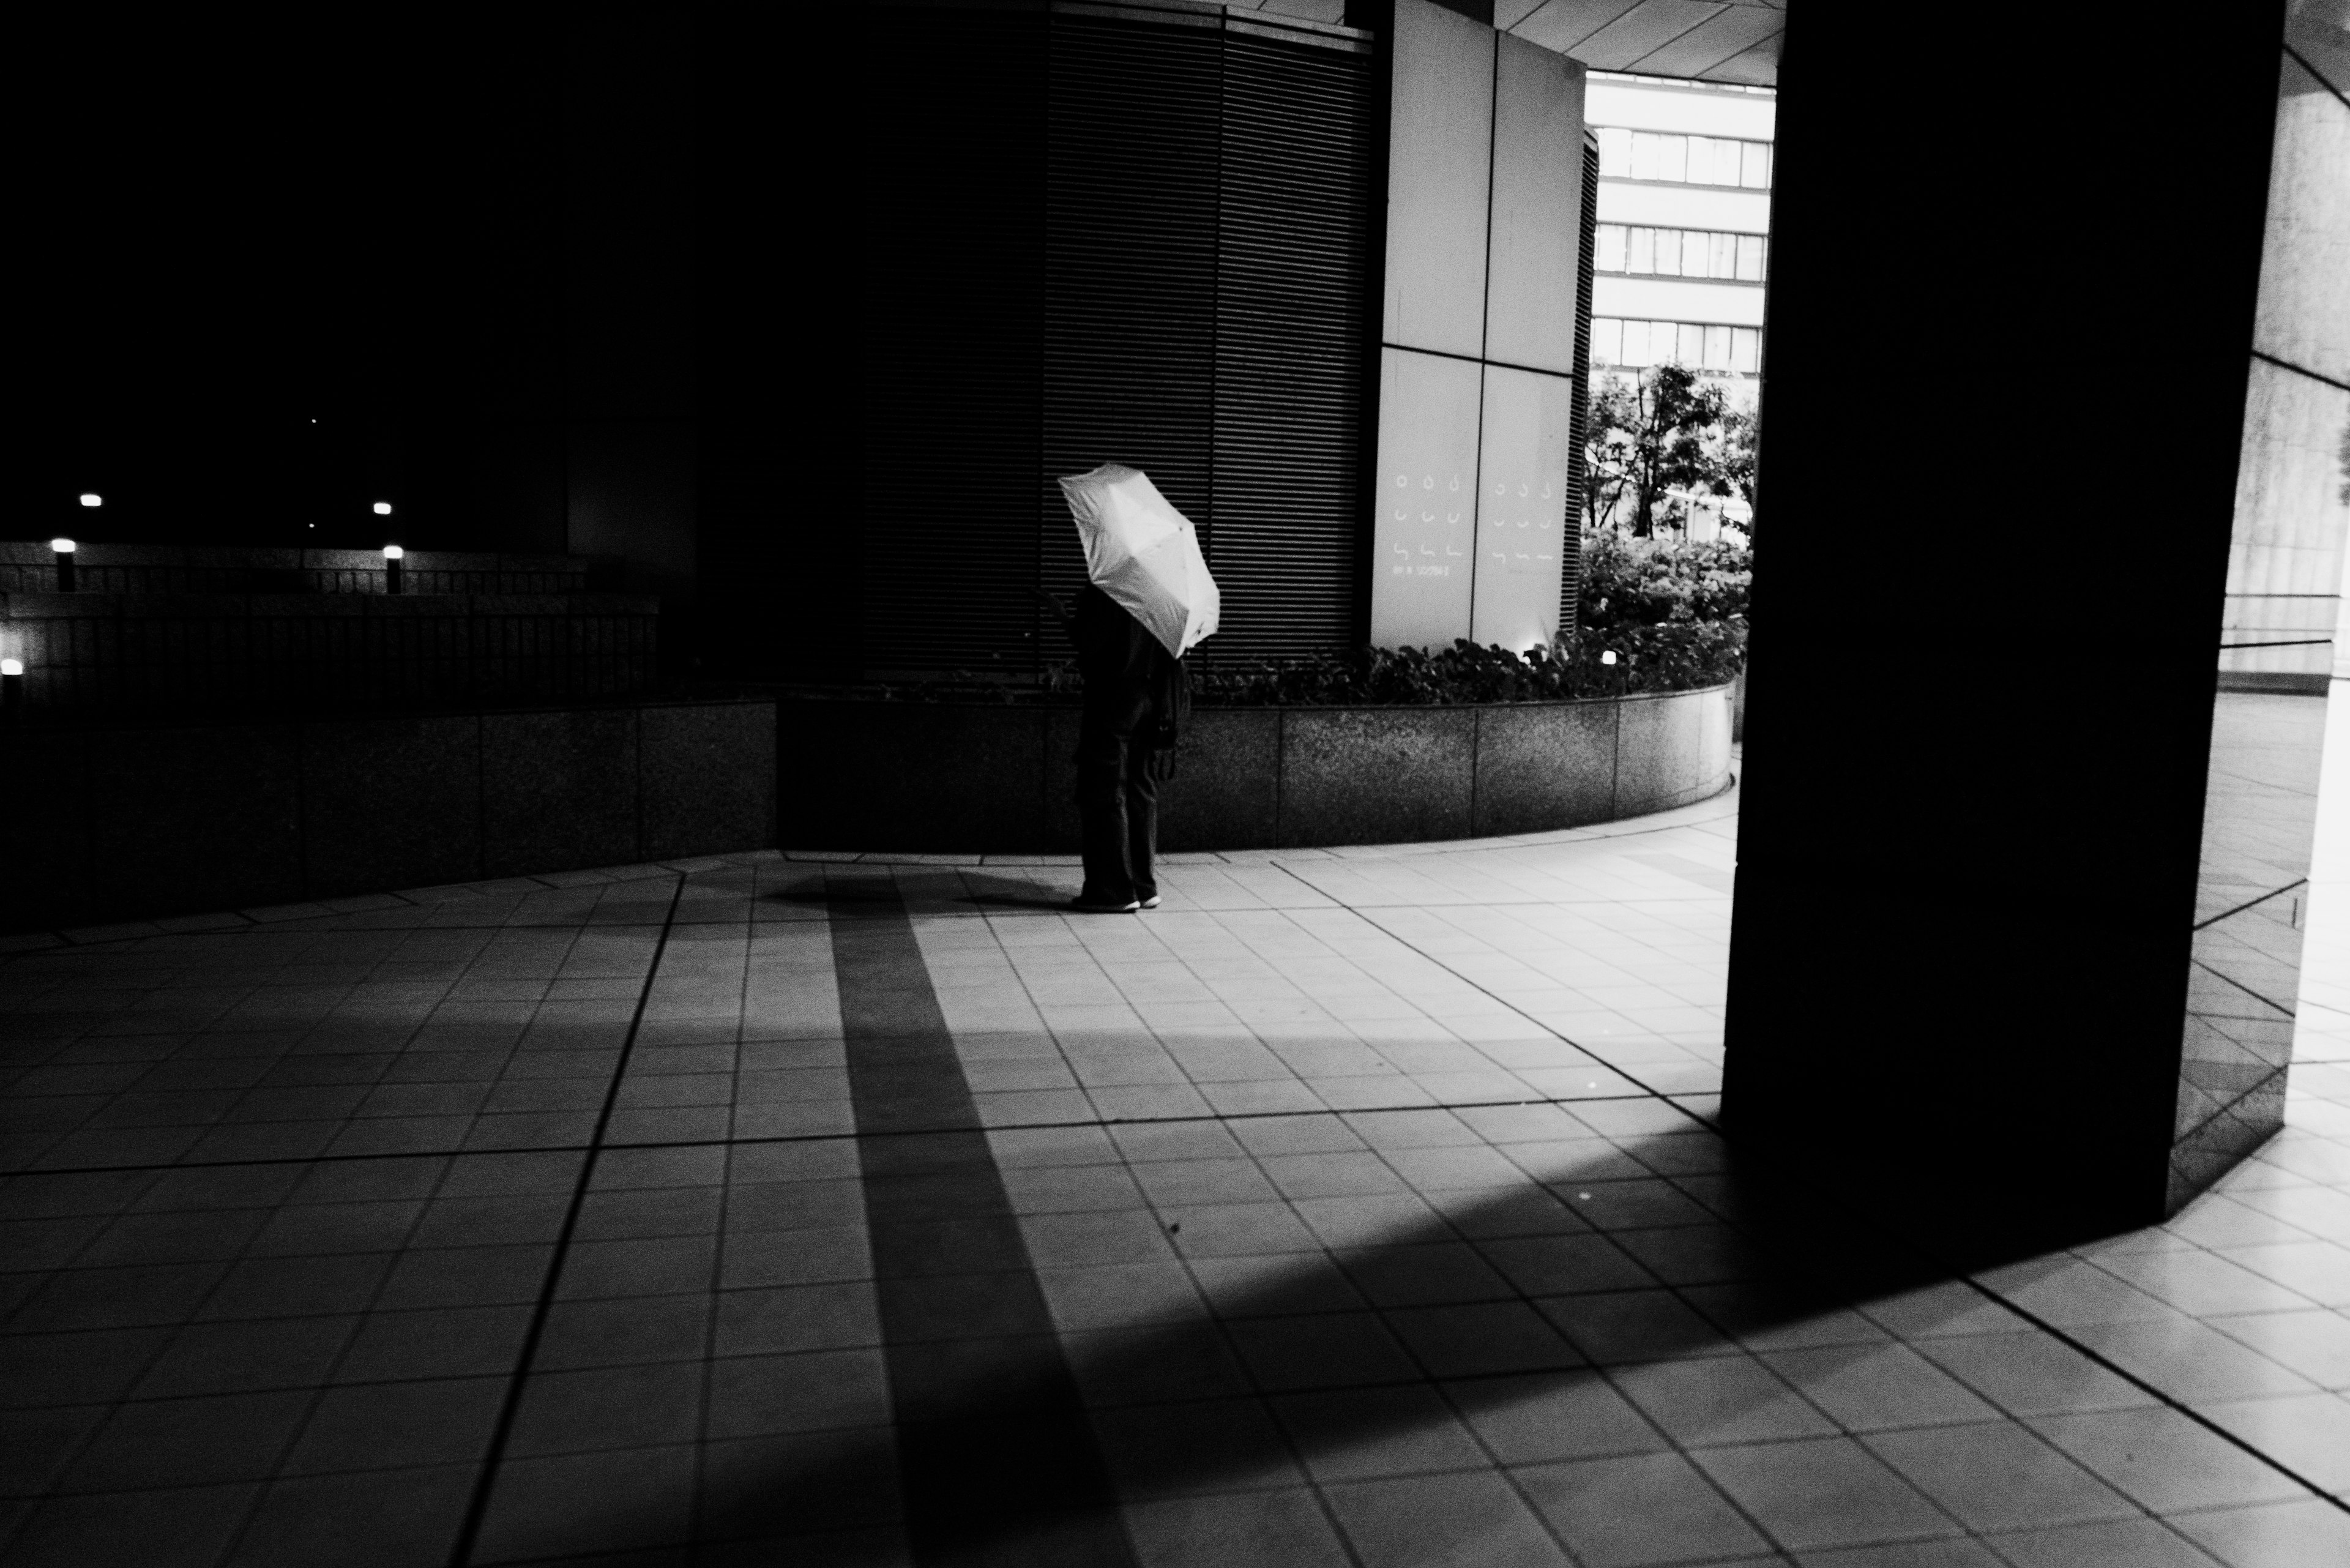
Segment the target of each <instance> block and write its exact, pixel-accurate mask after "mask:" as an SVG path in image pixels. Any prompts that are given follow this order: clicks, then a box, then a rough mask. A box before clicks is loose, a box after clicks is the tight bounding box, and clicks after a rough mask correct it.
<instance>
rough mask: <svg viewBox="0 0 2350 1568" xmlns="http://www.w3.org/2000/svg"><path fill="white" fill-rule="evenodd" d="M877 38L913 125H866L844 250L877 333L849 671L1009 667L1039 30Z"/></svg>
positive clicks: (1032, 413)
mask: <svg viewBox="0 0 2350 1568" xmlns="http://www.w3.org/2000/svg"><path fill="white" fill-rule="evenodd" d="M889 43H890V47H889V59H890V61H891V88H892V90H893V91H895V92H899V93H902V94H903V95H905V97H906V99H907V100H908V101H911V102H919V103H921V104H923V105H924V106H925V107H926V110H927V112H926V113H924V114H921V115H903V116H899V115H878V116H875V117H873V119H872V120H871V121H870V124H869V128H868V130H869V134H870V135H871V136H872V138H873V140H872V142H871V144H870V145H869V150H868V168H867V172H868V189H869V191H870V192H871V195H870V198H869V199H868V202H867V203H866V212H867V218H868V224H869V225H870V229H869V232H868V234H866V235H865V236H863V237H862V238H861V240H860V242H859V249H860V254H862V255H864V256H865V257H866V259H867V265H868V269H869V270H868V291H867V297H868V299H869V300H870V301H871V302H872V306H871V309H872V317H873V320H874V324H875V326H876V327H877V328H878V330H876V331H875V332H874V333H873V335H872V340H871V346H870V348H868V352H867V354H866V356H865V366H864V393H865V407H864V425H865V450H864V454H863V462H862V464H861V470H860V471H859V472H857V473H856V475H855V478H856V480H857V481H858V483H861V484H862V486H863V489H864V494H863V513H864V530H863V533H864V538H863V562H862V571H861V574H860V576H861V591H862V597H863V614H862V615H861V617H860V618H859V619H860V621H861V623H862V643H863V646H862V647H861V648H860V649H858V663H860V664H861V665H862V666H863V667H864V668H866V669H868V670H956V669H972V668H993V669H1001V668H1003V666H1004V664H1005V662H1006V661H1007V660H1008V661H1009V662H1011V663H1013V664H1014V665H1015V666H1017V667H1018V668H1020V669H1022V670H1024V669H1026V668H1028V667H1029V665H1030V664H1031V663H1033V659H1034V655H1033V653H1032V652H1030V651H1029V650H1030V649H1032V648H1033V639H1031V637H1030V635H1029V634H1030V632H1031V630H1032V628H1033V621H1034V616H1035V605H1034V603H1033V601H1032V599H1031V597H1030V591H1031V589H1032V588H1033V587H1034V586H1035V581H1036V535H1035V525H1034V518H1035V486H1036V472H1037V468H1038V465H1039V444H1040V439H1041V431H1042V427H1043V418H1042V403H1043V394H1044V351H1043V342H1044V324H1045V255H1044V251H1045V210H1044V209H1045V203H1044V180H1043V173H1044V160H1045V68H1044V67H1045V27H1044V24H1043V19H1042V18H1041V17H1032V18H1021V17H1009V16H988V15H986V14H984V13H958V12H953V11H945V10H941V11H935V12H931V13H928V14H926V15H925V16H924V18H923V21H922V25H921V27H920V29H919V30H911V29H909V30H904V31H899V32H896V33H893V34H892V35H891V36H890V40H889ZM940 125H951V126H953V127H954V128H955V134H954V135H953V136H951V137H941V136H940V135H938V133H937V130H936V128H937V127H938V126H940ZM779 286H780V285H779ZM775 374H777V375H778V376H787V375H789V374H791V369H790V367H788V366H777V367H775ZM814 499H815V498H814V497H811V498H810V500H812V501H813V500H814Z"/></svg>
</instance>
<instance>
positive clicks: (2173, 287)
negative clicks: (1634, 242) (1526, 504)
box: [1724, 5, 2338, 1251]
mask: <svg viewBox="0 0 2350 1568" xmlns="http://www.w3.org/2000/svg"><path fill="white" fill-rule="evenodd" d="M2195 18H2196V25H2195V26H2194V27H2193V28H2192V36H2194V38H2195V44H2194V47H2193V50H2192V59H2191V63H2189V62H2187V61H2182V60H2181V59H2180V58H2179V57H2178V55H2177V53H2176V49H2177V42H2176V41H2177V39H2178V37H2180V36H2185V35H2184V34H2182V33H2181V32H2180V31H2178V27H2177V26H2171V25H2166V24H2165V23H2161V22H2157V21H2154V20H2152V19H2147V18H2144V17H2140V16H2135V15H2134V16H2133V17H2132V19H2131V20H2130V22H2128V23H2127V24H2126V25H2116V24H2114V23H2112V22H2111V20H2110V19H2109V18H2105V17H2100V16H2089V15H2087V14H2084V15H2082V16H2077V17H2075V16H2060V15H2054V14H2051V13H2048V12H2044V11H2043V12H2035V13H2033V16H2032V18H2031V20H2030V21H2029V23H2028V24H2026V23H2023V22H2020V21H2019V22H2014V23H2013V24H2012V25H2010V24H2009V23H2004V22H1997V21H1993V20H1986V22H1985V25H1984V26H1981V27H1980V28H1978V29H1975V30H1973V31H1971V32H1969V31H1968V30H1966V29H1963V28H1960V29H1956V30H1953V29H1950V28H1949V27H1948V26H1946V25H1945V24H1944V23H1942V22H1939V21H1935V20H1933V19H1931V18H1929V17H1927V16H1924V15H1923V14H1919V15H1918V16H1906V15H1900V14H1896V13H1888V12H1886V11H1884V10H1883V9H1881V8H1879V9H1873V10H1871V11H1869V12H1867V13H1866V15H1863V14H1861V13H1857V12H1856V13H1852V14H1850V15H1848V16H1847V15H1845V14H1841V13H1839V12H1837V11H1835V9H1833V8H1827V7H1821V8H1817V9H1816V11H1815V12H1806V11H1804V10H1802V9H1800V8H1799V9H1798V10H1797V11H1796V12H1795V13H1794V20H1793V22H1792V25H1791V28H1790V31H1789V34H1788V43H1787V53H1786V57H1785V64H1784V68H1783V76H1782V79H1781V92H1782V97H1781V99H1780V120H1779V140H1778V147H1779V161H1778V185H1777V191H1776V194H1775V206H1774V212H1773V229H1774V234H1773V263H1772V280H1771V296H1770V306H1769V308H1770V317H1769V319H1770V337H1769V362H1768V364H1767V365H1766V367H1765V372H1766V376H1765V383H1764V387H1765V390H1764V402H1763V419H1764V421H1765V438H1764V439H1765V446H1764V450H1765V451H1766V452H1767V453H1768V457H1767V470H1766V472H1765V475H1764V479H1763V506H1764V508H1765V510H1764V512H1763V518H1762V521H1761V524H1760V527H1759V530H1758V555H1757V567H1758V569H1757V574H1756V587H1755V611H1754V623H1755V627H1756V632H1755V640H1754V658H1753V667H1752V679H1751V691H1750V693H1749V698H1748V701H1749V703H1750V716H1749V723H1748V726H1747V736H1748V740H1747V746H1748V753H1747V761H1748V763H1749V764H1750V767H1751V770H1752V771H1751V773H1750V774H1749V775H1748V779H1747V784H1746V795H1745V801H1744V807H1743V816H1742V824H1741V830H1740V845H1739V857H1740V863H1739V876H1738V891H1737V908H1736V934H1735V937H1734V939H1733V942H1732V950H1731V980H1730V996H1729V1033H1728V1047H1729V1063H1728V1082H1727V1085H1726V1090H1725V1102H1724V1115H1725V1117H1726V1119H1727V1122H1728V1124H1729V1126H1730V1127H1731V1129H1732V1132H1733V1134H1734V1136H1735V1138H1736V1139H1737V1141H1738V1143H1739V1145H1740V1146H1741V1147H1742V1148H1743V1149H1744V1150H1746V1151H1747V1153H1748V1155H1749V1156H1750V1157H1751V1158H1754V1159H1755V1160H1756V1161H1757V1163H1758V1164H1760V1165H1762V1166H1763V1167H1765V1168H1773V1169H1775V1170H1777V1171H1778V1172H1780V1173H1781V1174H1783V1175H1793V1176H1794V1177H1797V1178H1799V1179H1800V1180H1799V1181H1797V1182H1796V1183H1794V1184H1792V1185H1791V1189H1792V1190H1794V1191H1798V1192H1804V1193H1807V1194H1812V1195H1817V1196H1825V1197H1828V1198H1832V1199H1835V1200H1839V1201H1842V1200H1850V1199H1863V1200H1867V1201H1872V1202H1876V1203H1880V1204H1883V1205H1886V1206H1887V1207H1889V1208H1891V1209H1893V1210H1896V1211H1898V1213H1900V1214H1902V1215H1903V1216H1905V1217H1906V1218H1908V1219H1910V1220H1913V1221H1914V1222H1915V1225H1916V1227H1917V1229H1918V1231H1920V1232H1921V1233H1922V1234H1924V1235H1926V1236H1928V1237H1929V1238H1936V1239H1942V1240H1946V1241H1953V1242H1958V1241H1966V1242H1970V1243H1972V1244H1974V1245H1975V1246H1977V1247H1978V1248H1979V1249H1981V1250H1984V1251H1998V1250H2003V1249H2007V1248H2012V1247H2019V1246H2029V1245H2033V1244H2035V1243H2037V1242H2041V1241H2048V1240H2053V1239H2055V1238H2057V1237H2060V1236H2065V1235H2079V1234H2083V1233H2087V1232H2091V1231H2096V1230H2101V1229H2110V1228H2116V1227H2120V1226H2125V1225H2133V1224H2143V1223H2147V1222H2149V1221H2152V1220H2158V1219H2159V1218H2160V1217H2161V1215H2162V1214H2163V1212H2164V1211H2165V1209H2166V1205H2173V1206H2175V1204H2176V1203H2178V1201H2182V1200H2183V1198H2184V1196H2185V1195H2188V1194H2189V1193H2191V1191H2192V1190H2193V1189H2195V1187H2196V1186H2198V1185H2199V1184H2200V1183H2203V1182H2208V1181H2209V1180H2210V1179H2211V1177H2213V1176H2215V1175H2216V1174H2217V1173H2218V1171H2219V1170H2220V1169H2221V1168H2224V1166H2225V1165H2226V1163H2227V1162H2228V1160H2229V1159H2230V1158H2233V1157H2234V1156H2236V1155H2240V1154H2241V1152H2243V1149H2244V1147H2247V1144H2248V1142H2250V1141H2257V1138H2258V1137H2259V1136H2262V1127H2268V1126H2273V1109H2274V1107H2273V1106H2270V1107H2269V1108H2268V1109H2267V1110H2266V1111H2263V1110H2262V1107H2261V1105H2260V1103H2259V1095H2260V1094H2261V1093H2262V1092H2264V1091H2262V1089H2261V1085H2262V1084H2264V1083H2266V1082H2268V1080H2269V1079H2271V1078H2273V1079H2274V1080H2275V1086H2276V1087H2277V1088H2280V1089H2281V1086H2282V1078H2281V1075H2278V1074H2277V1073H2276V1071H2275V1069H2276V1068H2279V1067H2281V1066H2282V1060H2281V1058H2280V1059H2277V1060H2275V1061H2274V1062H2273V1063H2272V1064H2270V1065H2269V1066H2267V1067H2264V1068H2261V1069H2260V1070H2258V1071H2254V1070H2253V1068H2254V1067H2255V1066H2257V1064H2255V1063H2251V1062H2250V1061H2245V1062H2240V1063H2235V1064H2231V1065H2230V1072H2231V1073H2233V1074H2234V1078H2233V1079H2231V1080H2230V1083H2231V1085H2232V1086H2230V1088H2228V1089H2227V1090H2225V1091H2224V1093H2223V1095H2222V1096H2221V1098H2223V1099H2225V1100H2227V1101H2228V1102H2229V1103H2230V1104H2238V1105H2240V1106H2241V1108H2242V1110H2243V1111H2244V1113H2245V1116H2247V1117H2248V1118H2249V1119H2246V1120H2244V1123H2243V1126H2242V1127H2239V1128H2237V1129H2235V1130H2233V1131H2231V1132H2230V1135H2229V1137H2227V1138H2226V1139H2223V1140H2221V1141H2222V1142H2223V1143H2224V1144H2225V1145H2226V1147H2225V1148H2223V1149H2221V1150H2220V1152H2219V1154H2218V1155H2217V1157H2216V1158H2199V1159H2189V1160H2188V1161H2186V1162H2185V1166H2184V1167H2180V1168H2187V1169H2189V1174H2188V1175H2186V1176H2185V1177H2183V1178H2181V1177H2179V1176H2178V1169H2179V1168H2175V1166H2174V1159H2173V1151H2174V1147H2175V1146H2178V1145H2182V1144H2186V1143H2191V1142H2192V1140H2193V1137H2195V1135H2196V1129H2197V1128H2198V1127H2203V1126H2204V1125H2205V1124H2207V1123H2208V1122H2209V1118H2210V1115H2211V1114H2212V1112H2211V1107H2210V1106H2204V1107H2202V1108H2201V1109H2200V1110H2199V1111H2198V1112H2197V1113H2196V1115H2199V1116H2202V1117H2203V1121H2202V1122H2197V1123H2196V1125H2195V1127H2189V1126H2187V1125H2186V1124H2187V1123H2188V1122H2189V1121H2192V1120H2193V1119H2194V1118H2193V1117H2192V1116H2188V1115H2186V1114H2184V1106H2185V1101H2184V1099H2183V1097H2182V1095H2181V1092H2180V1086H2181V1074H2182V1042H2183V1041H2184V1040H2185V1039H2186V1038H2187V1035H2188V1033H2189V975H2190V972H2199V971H2195V970H2194V969H2193V960H2194V959H2195V957H2196V956H2197V954H2196V949H2195V942H2196V928H2197V924H2198V922H2199V920H2205V919H2208V918H2209V916H2210V914H2212V913H2216V912H2217V911H2216V910H2212V909H2205V908H2202V907H2201V905H2200V904H2199V895H2200V897H2201V900H2202V903H2208V902H2209V900H2210V888H2199V881H2201V880H2203V877H2202V872H2201V869H2200V852H2201V851H2202V849H2203V846H2204V844H2205V839H2206V797H2207V787H2206V786H2207V779H2208V778H2210V777H2214V776H2217V775H2219V774H2221V773H2222V772H2224V771H2226V770H2227V769H2229V768H2238V770H2239V771H2241V768H2242V767H2249V768H2251V769H2252V770H2253V772H2254V773H2255V774H2259V773H2260V772H2261V770H2263V769H2266V770H2268V771H2269V772H2271V773H2273V774H2276V776H2277V777H2278V778H2279V779H2280V780H2283V779H2285V775H2287V774H2292V772H2293V765H2292V764H2278V763H2275V762H2274V758H2273V756H2272V758H2271V759H2270V760H2268V761H2262V760H2259V759H2257V758H2255V757H2254V756H2253V754H2252V753H2251V752H2242V753H2232V755H2234V756H2235V758H2236V760H2235V761H2230V760H2229V759H2226V758H2223V759H2222V760H2221V763H2219V764H2216V765H2215V763H2214V760H2213V751H2212V744H2213V733H2214V731H2213V705H2214V686H2215V680H2214V672H2215V670H2218V669H2220V667H2221V663H2222V658H2221V644H2222V641H2223V633H2222V627H2223V602H2224V594H2225V591H2226V589H2227V587H2228V586H2229V575H2230V538H2231V531H2232V530H2233V529H2234V528H2235V527H2236V521H2235V520H2236V517H2237V514H2238V471H2239V456H2240V451H2241V450H2243V449H2245V447H2246V444H2247V441H2246V438H2247V431H2246V407H2247V404H2246V393H2247V383H2248V368H2249V367H2250V366H2251V364H2252V363H2253V362H2254V361H2253V358H2252V350H2253V348H2255V336H2254V317H2255V304H2256V298H2264V296H2263V294H2262V231H2263V211H2264V208H2265V206H2266V202H2267V196H2268V189H2269V178H2268V176H2269V167H2270V151H2271V143H2272V127H2273V125H2274V123H2275V121H2276V118H2277V101H2278V99H2277V92H2278V69H2279V62H2280V55H2279V8H2278V7H2276V6H2273V5H2271V6H2248V7H2240V8H2238V9H2236V10H2234V11H2230V12H2227V13H2225V14H2220V13H2211V12H2208V11H2199V12H2197V13H2196V14H2195ZM2186 19H2187V18H2186V16H2185V13H2184V11H2183V9H2182V10H2181V14H2180V16H2178V17H2176V18H2171V19H2170V20H2171V21H2174V22H2178V23H2184V22H2185V21H2186ZM2336 373H2337V374H2338V372H2336ZM2240 554H2241V547H2240ZM2302 727H2303V729H2305V728H2306V726H2305V725H2303V726H2302ZM2223 738H2224V737H2223ZM2256 749H2257V748H2255V750H2256ZM2282 787H2284V788H2286V790H2287V792H2288V793H2290V790H2291V788H2292V787H2294V786H2293V785H2291V784H2290V781H2289V780H2287V781H2286V782H2285V784H2283V786H2282ZM2293 831H2296V832H2301V833H2302V835H2303V836H2302V837H2301V838H2300V840H2299V853H2300V854H2302V855H2303V856H2304V857H2305V855H2306V846H2307V836H2306V831H2305V825H2304V826H2303V827H2301V828H2295V829H2293ZM2287 858H2289V857H2287ZM2247 874H2248V875H2249V876H2250V877H2251V879H2252V880H2255V881H2260V882H2261V883H2262V886H2261V887H2260V888H2257V889H2251V890H2248V892H2247V894H2246V896H2247V897H2252V896H2259V895H2267V894H2270V893H2272V892H2273V891H2275V890H2276V888H2274V887H2272V886H2271V883H2276V884H2278V885H2279V886H2282V883H2285V882H2289V881H2290V880H2291V879H2292V873H2291V871H2290V868H2289V867H2285V868H2282V869H2280V868H2279V867H2277V866H2270V867H2264V868H2262V869H2259V870H2256V871H2252V872H2249V873H2247ZM2217 885H2218V879H2217V878H2216V877H2215V878H2213V879H2212V882H2211V886H2212V887H2216V886H2217ZM2277 926H2278V922H2273V921H2272V922H2270V923H2269V927H2268V940H2270V941H2271V942H2272V946H2274V947H2276V948H2279V949H2282V947H2284V946H2285V945H2288V944H2287V943H2286V940H2285V939H2284V937H2283V936H2282V935H2281V934H2280V933H2279V931H2278V929H2276V928H2277ZM2297 944H2298V935H2297V932H2294V933H2293V935H2292V938H2291V942H2290V945H2291V946H2293V948H2294V949H2295V950H2296V951H2297ZM2275 978H2276V977H2275V975H2274V974H2273V972H2272V973H2270V974H2269V975H2268V977H2267V979H2268V981H2269V982H2274V981H2275ZM2199 983H2201V982H2200V981H2199ZM2273 988H2274V986H2273V983H2271V989H2273ZM2291 997H2292V992H2291V991H2290V990H2289V989H2288V990H2286V991H2285V992H2284V993H2283V1000H2284V1002H2285V1003H2286V1004H2287V1005H2288V1006H2289V1005H2290V1002H2291ZM2207 1011H2208V1010H2207ZM2270 1033H2271V1035H2272V1036H2273V1034H2274V1033H2275V1032H2274V1029H2273V1028H2271V1030H2270ZM2287 1034H2288V1037H2289V1030H2288V1031H2287ZM2269 1054H2270V1055H2271V1056H2274V1054H2275V1052H2274V1049H2273V1040H2272V1042H2271V1047H2270V1050H2269ZM2189 1066H2190V1068H2191V1066H2192V1062H2191V1059H2190V1060H2189ZM2189 1076H2190V1077H2191V1076H2192V1073H2191V1072H2190V1074H2189ZM2248 1095H2249V1096H2251V1098H2249V1099H2248V1098H2246V1096H2248ZM2263 1117H2265V1118H2267V1119H2266V1120H2265V1121H2264V1120H2263Z"/></svg>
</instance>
